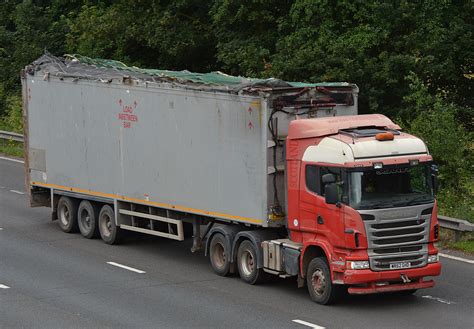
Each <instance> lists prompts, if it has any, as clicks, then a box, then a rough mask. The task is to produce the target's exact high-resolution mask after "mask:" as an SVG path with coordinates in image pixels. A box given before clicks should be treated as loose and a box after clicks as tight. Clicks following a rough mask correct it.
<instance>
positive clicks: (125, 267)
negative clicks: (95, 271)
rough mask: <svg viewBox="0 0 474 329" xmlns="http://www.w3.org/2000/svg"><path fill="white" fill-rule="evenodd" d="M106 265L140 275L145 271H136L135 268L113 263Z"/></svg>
mask: <svg viewBox="0 0 474 329" xmlns="http://www.w3.org/2000/svg"><path fill="white" fill-rule="evenodd" d="M107 264H109V265H113V266H117V267H120V268H123V269H125V270H129V271H132V272H135V273H140V274H143V273H146V272H145V271H142V270H138V269H136V268H133V267H129V266H126V265H122V264H119V263H115V262H107Z"/></svg>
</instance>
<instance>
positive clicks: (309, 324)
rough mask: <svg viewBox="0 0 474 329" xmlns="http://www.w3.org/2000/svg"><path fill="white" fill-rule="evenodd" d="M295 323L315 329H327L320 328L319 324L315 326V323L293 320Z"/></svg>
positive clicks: (324, 328)
mask: <svg viewBox="0 0 474 329" xmlns="http://www.w3.org/2000/svg"><path fill="white" fill-rule="evenodd" d="M293 322H296V323H299V324H302V325H303V326H307V327H310V328H314V329H326V327H321V326H318V325H317V324H313V323H310V322H306V321H303V320H293Z"/></svg>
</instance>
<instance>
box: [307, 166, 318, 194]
mask: <svg viewBox="0 0 474 329" xmlns="http://www.w3.org/2000/svg"><path fill="white" fill-rule="evenodd" d="M306 187H307V188H308V190H310V191H311V192H314V193H316V194H319V193H320V189H319V187H320V183H319V179H318V167H317V166H315V165H307V166H306Z"/></svg>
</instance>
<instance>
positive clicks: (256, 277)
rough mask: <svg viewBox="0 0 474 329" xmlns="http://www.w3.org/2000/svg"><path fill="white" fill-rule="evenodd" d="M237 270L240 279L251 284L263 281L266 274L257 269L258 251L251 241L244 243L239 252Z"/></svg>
mask: <svg viewBox="0 0 474 329" xmlns="http://www.w3.org/2000/svg"><path fill="white" fill-rule="evenodd" d="M237 268H238V270H239V274H240V278H241V279H242V280H243V281H244V282H247V283H249V284H256V283H260V282H262V281H263V279H264V277H265V272H264V271H263V269H261V268H258V267H257V250H256V249H255V246H254V245H253V243H252V242H250V241H249V240H245V241H243V242H242V243H241V244H240V246H239V250H238V252H237Z"/></svg>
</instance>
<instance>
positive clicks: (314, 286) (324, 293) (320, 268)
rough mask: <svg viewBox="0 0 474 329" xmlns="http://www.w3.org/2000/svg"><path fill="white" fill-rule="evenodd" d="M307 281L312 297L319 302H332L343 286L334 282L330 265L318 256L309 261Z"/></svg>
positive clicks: (325, 303) (323, 303)
mask: <svg viewBox="0 0 474 329" xmlns="http://www.w3.org/2000/svg"><path fill="white" fill-rule="evenodd" d="M306 283H307V286H308V292H309V295H310V296H311V299H312V300H313V302H315V303H318V304H322V305H327V304H331V303H333V302H335V301H336V299H337V298H338V297H339V295H340V294H341V287H340V286H337V285H333V284H332V282H331V274H330V272H329V266H328V264H327V262H326V259H325V258H322V257H316V258H314V259H313V260H312V261H311V262H310V263H309V265H308V270H307V272H306Z"/></svg>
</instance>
